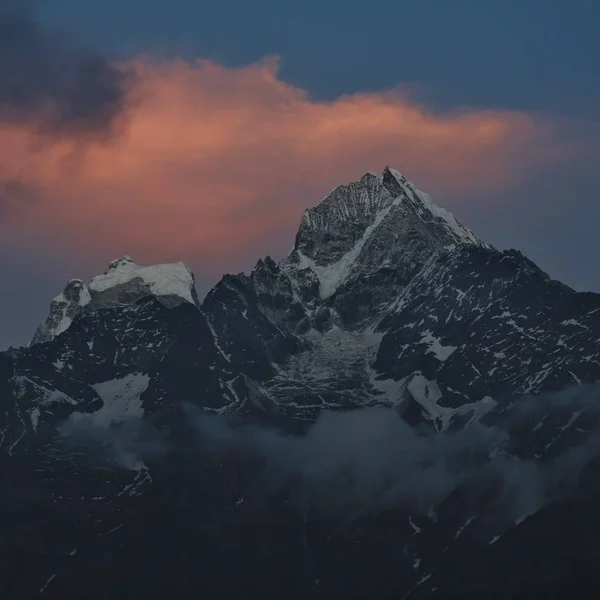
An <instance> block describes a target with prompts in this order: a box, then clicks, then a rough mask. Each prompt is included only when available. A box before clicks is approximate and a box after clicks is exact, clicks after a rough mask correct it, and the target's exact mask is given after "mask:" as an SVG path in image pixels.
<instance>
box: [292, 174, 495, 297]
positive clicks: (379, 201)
mask: <svg viewBox="0 0 600 600" xmlns="http://www.w3.org/2000/svg"><path fill="white" fill-rule="evenodd" d="M459 245H475V246H480V247H489V246H488V244H486V243H485V242H483V241H481V240H480V239H479V238H478V237H477V236H475V235H474V234H473V233H472V232H471V231H470V230H469V229H467V228H466V227H464V226H463V225H462V224H461V223H459V222H458V221H457V220H456V218H455V217H454V216H453V215H452V214H451V213H450V212H448V211H447V210H445V209H443V208H440V207H439V206H437V205H436V204H434V202H433V201H432V200H431V198H430V197H429V196H428V195H427V194H426V193H424V192H422V191H420V190H419V189H417V188H416V187H415V186H414V185H413V184H412V183H411V182H410V181H408V180H407V179H406V177H405V176H404V175H403V174H402V173H400V171H397V170H396V169H392V168H390V167H386V168H385V169H384V171H383V173H382V174H381V175H375V174H373V173H365V175H363V176H362V178H361V179H360V181H357V182H352V183H350V184H348V185H340V186H337V187H336V188H334V189H333V190H332V191H331V192H330V193H329V195H328V196H326V197H325V198H324V199H323V200H322V201H321V202H320V203H319V204H318V205H317V206H315V207H314V208H311V209H308V210H306V211H305V212H304V214H303V215H302V219H301V222H300V228H299V230H298V234H297V236H296V243H295V245H294V250H293V251H292V254H291V255H290V256H289V257H288V259H285V261H284V265H285V264H291V265H293V266H294V268H295V269H300V270H303V269H311V270H312V271H313V272H314V274H315V275H316V277H317V279H318V280H319V282H320V295H321V298H322V299H325V298H327V297H329V296H331V295H332V294H333V293H334V292H335V291H336V290H337V289H338V288H339V287H340V286H341V285H342V284H343V283H344V282H345V281H346V280H348V279H349V278H353V276H358V275H371V274H373V273H375V272H376V271H377V270H379V269H381V268H383V267H386V268H391V267H390V265H393V266H394V268H397V269H400V270H405V271H407V273H408V271H410V272H414V271H415V269H418V268H420V265H421V264H422V262H423V260H425V259H426V258H429V257H430V254H431V253H437V254H440V253H443V252H448V251H449V250H451V249H453V248H455V247H457V246H459Z"/></svg>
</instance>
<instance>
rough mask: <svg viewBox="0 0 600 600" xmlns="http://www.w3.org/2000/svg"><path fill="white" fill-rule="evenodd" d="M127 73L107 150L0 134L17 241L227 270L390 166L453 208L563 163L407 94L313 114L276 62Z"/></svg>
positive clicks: (350, 100) (321, 105) (487, 114)
mask: <svg viewBox="0 0 600 600" xmlns="http://www.w3.org/2000/svg"><path fill="white" fill-rule="evenodd" d="M127 66H128V67H131V68H133V69H134V70H135V72H136V74H137V78H136V81H137V84H136V86H135V88H133V90H132V91H131V92H130V93H131V94H132V97H131V98H130V103H129V104H130V106H131V108H130V109H129V112H128V114H127V124H126V127H125V128H124V131H123V133H122V134H121V135H119V136H118V137H115V138H114V139H112V140H111V141H109V142H103V143H90V142H89V141H87V142H78V141H77V139H70V140H65V139H59V140H50V139H47V138H45V139H40V138H39V137H36V134H35V129H34V127H33V126H32V127H31V128H29V127H27V126H26V125H24V124H22V123H21V124H14V123H13V124H10V123H5V124H0V182H4V196H3V197H4V200H2V199H1V198H0V203H2V204H0V209H2V206H3V207H4V208H3V212H2V213H0V215H2V216H1V217H0V218H2V219H4V221H5V222H8V224H9V225H10V227H11V229H13V230H16V229H21V230H23V231H24V232H32V233H33V234H35V236H36V238H37V239H41V240H42V242H43V243H44V244H46V245H47V246H50V247H53V248H55V249H57V250H58V249H62V250H64V249H70V250H77V251H78V252H80V253H84V254H85V253H87V254H89V255H90V256H95V257H98V256H103V257H106V258H112V257H113V255H119V254H125V253H127V254H130V255H132V256H134V258H136V260H138V262H150V261H159V260H163V261H166V260H180V259H183V260H186V261H189V262H191V263H192V264H194V265H198V266H203V265H204V266H206V268H208V269H211V268H213V267H214V265H215V264H217V265H220V266H222V267H223V268H228V269H229V268H232V267H234V266H235V265H238V264H246V263H247V261H246V260H245V258H246V257H247V256H248V255H252V257H253V258H257V257H258V253H259V252H264V251H265V250H273V251H275V252H276V251H277V248H278V247H279V246H280V244H281V243H282V241H283V240H287V245H288V246H291V244H292V240H293V238H292V237H291V236H292V232H293V230H294V229H295V227H296V224H297V222H298V219H299V217H300V214H301V212H302V210H303V209H304V208H306V207H307V206H311V205H313V204H316V203H317V202H318V201H319V199H320V197H322V196H323V195H324V193H325V192H327V190H329V189H331V188H332V187H333V186H334V185H336V184H338V183H345V182H348V181H351V180H355V179H357V178H359V177H360V176H361V175H362V174H363V173H365V172H366V171H368V170H371V171H375V172H380V171H381V170H382V169H383V167H384V166H385V165H386V164H389V165H391V166H394V167H396V168H398V169H400V170H401V171H403V172H404V173H405V174H406V175H407V176H408V177H409V178H410V179H412V180H413V181H414V182H415V183H417V185H419V186H420V187H421V188H423V189H426V190H427V191H429V192H431V193H432V194H433V195H434V197H435V194H436V193H437V194H439V193H440V192H443V194H444V196H445V197H450V196H451V197H456V198H458V197H460V196H461V195H473V194H474V193H481V194H484V193H485V192H486V191H489V190H491V189H494V190H497V189H501V188H509V187H511V186H514V185H515V184H518V183H519V181H521V179H522V178H523V177H524V176H526V175H527V174H529V173H531V172H532V170H537V169H540V168H544V167H546V166H547V165H549V164H552V163H553V162H554V161H556V160H557V159H560V158H561V157H562V154H563V152H565V151H566V150H565V149H564V148H563V149H561V148H559V147H558V146H557V144H555V143H551V142H552V141H553V140H554V136H555V135H557V133H556V128H555V124H554V123H552V122H549V121H548V120H544V119H540V118H538V117H535V116H532V115H528V114H525V113H520V112H511V111H483V110H470V111H462V112H458V113H453V114H436V113H435V112H433V111H431V110H428V109H427V108H425V107H423V106H420V105H417V104H415V103H413V102H411V101H410V100H409V99H408V98H407V97H406V96H405V95H403V93H402V92H400V91H389V92H385V93H361V94H353V95H348V96H344V97H340V98H338V99H336V100H334V101H329V102H324V101H316V100H313V99H311V98H310V96H309V95H308V94H307V93H306V92H305V91H304V90H301V89H298V88H295V87H293V86H291V85H289V84H287V83H285V82H284V81H282V80H281V79H280V78H279V77H278V65H277V60H276V59H267V60H265V61H262V62H260V63H257V64H252V65H249V66H247V67H244V68H237V69H233V68H226V67H223V66H220V65H217V64H215V63H213V62H210V61H197V62H195V63H188V62H184V61H163V62H155V61H152V60H149V59H140V60H137V61H135V62H133V63H131V64H128V65H127ZM0 185H2V183H0ZM0 194H2V192H1V189H0ZM267 240H269V241H268V242H267Z"/></svg>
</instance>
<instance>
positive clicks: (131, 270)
mask: <svg viewBox="0 0 600 600" xmlns="http://www.w3.org/2000/svg"><path fill="white" fill-rule="evenodd" d="M89 288H90V292H91V293H92V294H93V295H94V296H95V298H94V299H95V300H96V301H98V302H102V303H108V304H114V303H116V304H123V303H126V304H128V303H130V302H131V299H130V298H129V296H131V294H132V293H133V295H134V296H139V295H140V294H142V295H147V294H148V293H149V294H152V295H153V296H156V297H157V298H159V299H161V300H162V301H164V302H165V303H167V304H171V305H172V304H179V303H181V302H182V301H183V302H189V303H190V304H196V305H197V304H198V298H197V295H196V291H195V289H194V275H193V274H192V270H191V269H190V268H189V267H188V266H187V265H186V264H185V263H183V262H177V263H171V264H161V265H151V266H140V265H137V264H136V263H135V262H134V261H133V259H132V258H131V257H129V256H122V257H120V258H117V259H115V260H113V261H111V262H110V264H109V265H108V268H107V269H106V271H104V273H103V274H102V275H98V276H97V277H94V278H93V279H92V281H91V282H90V285H89Z"/></svg>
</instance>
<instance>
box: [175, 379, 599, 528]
mask: <svg viewBox="0 0 600 600" xmlns="http://www.w3.org/2000/svg"><path fill="white" fill-rule="evenodd" d="M599 395H600V391H599V389H598V388H597V387H596V386H590V387H586V386H584V387H579V388H577V387H575V388H569V389H566V390H564V391H562V392H558V393H553V394H544V395H541V396H535V397H520V398H516V399H510V400H506V401H504V402H503V403H501V406H502V410H503V412H502V414H501V415H500V417H498V416H497V417H496V419H495V422H494V424H491V423H488V424H485V423H483V422H482V423H477V424H473V425H471V426H469V427H467V428H465V429H463V430H460V431H457V432H454V433H446V434H435V433H433V432H423V431H419V430H416V429H414V428H412V427H410V426H408V425H407V424H406V423H405V422H404V421H403V420H402V419H401V418H400V417H399V416H398V414H397V413H396V412H395V411H393V410H391V409H388V408H365V409H360V410H355V411H350V412H343V413H340V412H330V411H324V412H323V413H321V415H320V417H319V418H318V419H317V421H316V423H315V424H314V425H312V426H311V427H310V428H309V429H308V430H307V432H306V433H305V435H302V436H298V435H286V434H284V433H282V432H281V431H278V430H275V429H270V428H262V427H258V426H254V425H245V424H243V423H231V422H229V421H227V420H226V419H224V418H222V417H219V416H215V415H211V414H207V413H205V412H204V411H202V410H201V409H199V408H197V407H194V406H186V407H185V410H186V412H187V414H188V416H189V418H190V419H191V422H192V423H193V424H194V426H195V427H196V429H197V430H198V432H199V434H200V436H201V438H202V440H203V441H204V443H205V444H206V448H207V450H208V451H209V452H217V453H219V452H224V451H228V450H231V449H233V450H237V451H242V452H246V453H248V454H249V455H255V456H257V457H259V458H260V459H261V460H262V462H263V464H264V475H265V477H266V480H265V481H266V482H267V483H268V484H271V485H272V484H275V485H276V486H281V487H289V486H292V488H293V496H294V499H295V501H296V502H297V503H298V505H299V506H302V507H304V508H306V507H311V508H314V509H316V510H318V511H324V512H331V513H333V514H349V515H357V514H361V513H363V512H368V511H372V510H377V509H380V508H385V507H389V508H391V507H402V508H406V509H409V510H411V511H413V512H415V513H422V514H426V513H428V512H430V511H431V510H432V509H433V508H434V507H435V506H437V505H439V504H440V503H441V502H443V501H444V500H446V499H447V498H449V497H450V495H451V494H453V493H457V492H460V493H461V494H463V495H464V498H465V499H466V500H467V502H472V503H477V502H478V499H480V498H481V497H483V496H485V495H486V494H488V493H489V492H490V489H495V490H496V493H497V494H498V498H497V502H496V508H495V510H496V511H497V512H499V513H502V514H503V515H504V516H505V517H507V518H508V519H509V520H511V521H514V520H515V519H519V518H522V517H524V516H527V515H529V514H532V513H534V512H536V511H537V510H539V509H540V508H541V507H542V506H544V505H545V504H546V503H547V502H549V501H550V500H552V499H555V498H556V497H558V496H557V494H559V493H560V494H564V493H571V492H573V491H574V490H575V488H576V487H577V485H578V480H579V476H580V474H581V472H582V471H583V469H584V468H585V467H586V466H587V465H588V463H589V462H590V461H591V459H592V458H593V457H594V456H595V455H597V454H600V435H598V433H593V434H591V435H590V436H589V437H588V439H587V440H586V441H584V442H583V443H582V444H580V445H578V446H577V447H575V448H574V449H571V450H566V451H564V452H563V453H562V454H559V455H557V456H555V457H553V458H551V459H548V460H542V461H539V460H535V459H533V458H521V457H519V455H518V453H517V452H515V448H514V446H515V439H513V436H516V437H517V438H523V437H524V436H525V437H526V436H528V435H529V434H530V433H531V427H533V425H532V423H536V422H538V421H537V420H539V418H540V415H543V414H546V413H549V412H552V413H553V414H554V413H555V414H556V415H557V416H560V412H561V411H565V410H569V411H570V413H569V414H572V412H573V411H580V412H581V414H583V412H584V411H587V413H589V415H590V416H592V417H596V418H597V417H598V416H600V407H599V405H598V396H599ZM504 409H505V410H504ZM563 416H565V420H568V416H566V415H563ZM532 419H537V420H532ZM528 428H529V429H528ZM517 441H518V440H517Z"/></svg>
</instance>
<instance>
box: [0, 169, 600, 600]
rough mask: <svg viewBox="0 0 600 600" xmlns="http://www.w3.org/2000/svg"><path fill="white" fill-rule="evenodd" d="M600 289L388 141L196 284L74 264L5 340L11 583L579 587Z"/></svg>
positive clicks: (282, 590) (436, 590) (3, 588)
mask: <svg viewBox="0 0 600 600" xmlns="http://www.w3.org/2000/svg"><path fill="white" fill-rule="evenodd" d="M599 343H600V295H598V294H593V293H578V292H575V291H574V290H572V289H571V288H569V287H568V286H566V285H564V284H562V283H560V282H557V281H553V280H552V279H551V278H550V277H549V276H548V275H547V274H546V273H544V272H543V271H542V270H541V269H539V268H538V267H537V266H536V265H535V264H534V263H533V262H531V261H530V260H529V259H527V258H526V257H525V256H523V255H522V254H521V253H520V252H518V251H516V250H507V251H499V250H497V249H495V248H494V247H492V246H491V245H490V244H488V243H486V242H484V241H483V240H480V239H479V238H478V237H477V236H476V235H475V234H474V233H473V232H471V231H470V230H469V229H467V228H466V227H464V226H463V225H462V224H461V223H459V222H458V221H457V220H456V219H455V218H454V216H453V215H452V214H450V213H449V212H448V211H446V210H445V209H443V208H440V207H438V206H437V205H436V204H435V203H434V202H433V201H432V200H431V198H430V197H429V196H428V195H427V194H425V193H424V192H421V191H420V190H418V189H417V188H416V187H415V186H414V185H413V184H412V183H411V182H410V181H408V180H407V179H406V178H405V177H404V176H403V175H402V174H401V173H400V172H398V171H396V170H394V169H391V168H386V169H385V170H384V171H383V173H382V174H381V175H375V174H373V173H367V174H365V175H364V176H363V177H362V178H361V179H360V181H358V182H354V183H350V184H349V185H341V186H338V187H336V188H335V189H334V190H332V191H331V192H330V193H329V194H328V195H327V196H326V197H325V198H324V199H323V200H322V201H321V202H320V203H319V204H317V205H316V206H315V207H314V208H310V209H307V210H306V211H305V212H304V214H303V215H302V218H301V221H300V227H299V229H298V233H297V235H296V239H295V242H294V246H293V249H292V250H291V252H290V253H289V254H288V256H286V257H285V258H284V259H283V260H281V261H279V262H276V261H274V260H273V259H272V258H270V257H266V258H264V259H261V260H259V261H258V262H257V263H256V266H255V267H254V269H253V270H252V271H251V273H250V274H243V273H242V274H237V275H225V276H224V277H223V278H222V279H221V281H219V282H218V283H217V285H216V286H215V287H214V288H213V289H212V290H211V291H210V292H209V293H208V294H207V295H206V297H205V298H204V299H203V300H202V301H201V300H200V299H199V297H198V294H197V293H196V290H195V287H194V276H193V274H192V272H191V270H190V269H189V268H188V267H187V266H186V265H185V264H184V263H175V264H165V265H153V266H140V265H137V264H136V263H135V262H134V261H133V259H132V258H130V257H129V256H123V257H121V258H119V259H117V260H114V261H113V262H111V263H110V264H109V265H108V267H107V269H106V270H105V272H104V273H103V274H101V275H98V276H97V277H95V278H93V279H92V281H91V282H89V283H88V284H86V283H84V282H83V281H82V280H80V279H72V280H70V281H69V282H68V283H67V285H66V287H65V289H64V290H63V292H62V293H61V294H59V295H58V296H57V297H56V298H54V300H52V303H51V306H50V311H49V314H48V317H47V319H46V320H45V321H44V322H43V323H42V324H41V325H40V326H39V328H38V329H37V331H36V333H35V335H34V337H33V339H32V342H31V344H30V345H29V346H28V347H24V348H11V349H9V350H8V351H6V352H4V353H0V476H1V477H2V480H3V485H2V489H3V490H4V492H3V493H2V494H1V495H0V508H1V509H2V514H3V515H4V517H5V519H4V520H5V523H6V527H4V528H3V529H2V530H1V531H0V564H2V565H3V568H2V570H1V571H0V598H7V599H10V600H12V599H13V598H30V597H31V598H33V597H36V598H37V597H42V598H44V597H46V598H61V599H65V598H84V597H85V598H90V599H95V598H99V599H100V598H115V599H120V598H123V599H125V598H138V597H148V598H163V597H165V596H166V595H167V594H171V595H174V596H176V597H178V598H200V597H202V598H227V597H232V598H234V597H235V598H256V599H259V598H260V599H269V598H281V597H284V598H290V599H293V598H334V597H340V598H342V597H343V598H356V599H358V598H369V599H371V598H373V599H378V598H382V599H387V598H389V599H392V598H394V599H399V598H429V597H431V598H442V599H444V598H459V597H460V598H476V599H477V598H482V599H483V598H492V597H493V598H531V597H535V596H532V594H538V596H539V597H543V598H545V597H548V598H550V597H557V598H574V597H577V598H583V597H587V596H586V595H585V594H591V595H589V597H596V596H597V592H598V591H599V587H598V584H596V583H595V568H594V565H595V564H596V563H597V561H598V559H599V557H600V542H599V541H598V540H600V535H599V534H600V523H599V522H598V517H597V516H596V515H597V508H596V507H597V501H598V500H599V499H600V496H599V493H600V486H599V485H598V484H597V483H596V482H597V481H598V479H597V469H598V460H597V458H596V457H597V456H600V444H599V442H600V437H598V431H599V426H600V410H599V409H598V406H600V405H599V404H598V402H597V396H598V388H597V381H598V380H599V379H600V352H599V351H598V347H599Z"/></svg>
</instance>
